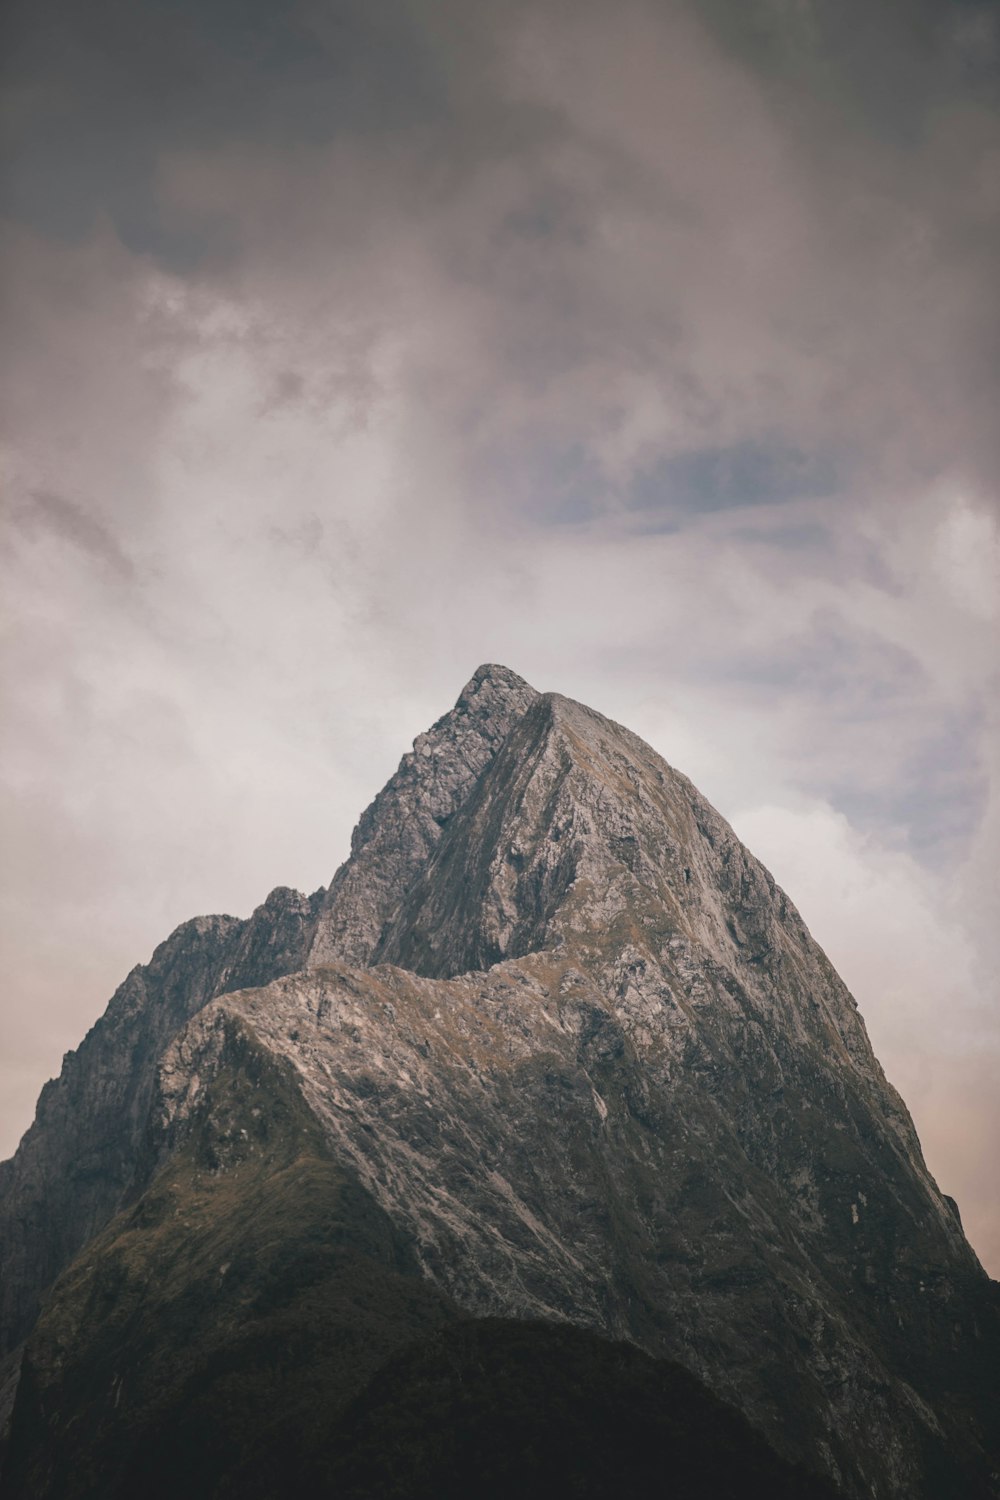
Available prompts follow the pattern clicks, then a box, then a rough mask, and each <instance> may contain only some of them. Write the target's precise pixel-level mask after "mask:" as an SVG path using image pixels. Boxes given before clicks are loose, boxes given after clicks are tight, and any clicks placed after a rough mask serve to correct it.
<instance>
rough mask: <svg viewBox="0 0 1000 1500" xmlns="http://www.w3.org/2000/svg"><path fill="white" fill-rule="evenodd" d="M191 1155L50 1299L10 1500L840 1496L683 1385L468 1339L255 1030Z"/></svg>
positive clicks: (611, 1365) (538, 1349)
mask: <svg viewBox="0 0 1000 1500" xmlns="http://www.w3.org/2000/svg"><path fill="white" fill-rule="evenodd" d="M185 1137H186V1138H185V1140H184V1141H183V1144H181V1143H178V1145H177V1149H176V1151H175V1154H174V1156H173V1157H172V1159H171V1161H170V1163H169V1165H168V1166H167V1167H166V1168H165V1169H164V1170H163V1171H162V1172H161V1173H160V1174H159V1175H158V1176H157V1178H156V1179H155V1181H154V1182H153V1184H152V1185H151V1186H150V1188H149V1189H148V1190H147V1192H146V1193H145V1194H144V1195H143V1196H142V1198H141V1199H140V1200H139V1201H138V1202H137V1203H136V1204H135V1206H134V1207H133V1208H132V1209H131V1210H130V1211H129V1212H128V1213H125V1214H122V1215H120V1216H119V1217H118V1218H116V1219H115V1221H114V1222H113V1223H112V1225H111V1226H109V1228H108V1229H107V1230H106V1231H105V1233H104V1234H103V1235H101V1236H100V1237H99V1238H98V1239H97V1240H96V1241H95V1242H94V1243H93V1244H92V1245H91V1246H90V1247H89V1249H88V1250H87V1252H86V1253H85V1255H84V1256H82V1257H81V1258H80V1260H79V1261H78V1262H77V1263H76V1264H75V1265H74V1267H73V1268H72V1269H71V1270H70V1271H69V1272H68V1273H67V1275H66V1276H64V1277H63V1278H62V1279H61V1280H60V1282H59V1283H58V1285H57V1286H56V1287H55V1289H54V1291H53V1293H52V1295H51V1297H50V1299H49V1302H48V1305H47V1308H46V1310H45V1312H44V1313H43V1315H42V1318H41V1320H40V1323H39V1326H38V1328H37V1329H36V1331H35V1333H34V1335H33V1337H32V1339H31V1340H30V1342H29V1346H28V1353H27V1358H26V1361H25V1369H24V1374H23V1377H22V1382H21V1388H20V1392H19V1395H18V1402H17V1406H16V1410H15V1421H14V1427H13V1435H12V1440H11V1452H10V1458H9V1462H8V1465H7V1472H6V1482H5V1494H7V1495H9V1496H10V1497H11V1500H28V1497H30V1500H56V1497H58V1500H98V1497H100V1500H132V1497H133V1496H135V1495H139V1494H141V1495H143V1496H145V1497H147V1500H160V1497H162V1500H168V1497H174V1496H176V1495H178V1494H185V1495H189V1496H195V1497H205V1500H209V1497H218V1500H225V1497H230V1496H233V1497H235V1496H239V1497H241V1500H286V1497H287V1500H290V1497H293V1496H300V1495H330V1496H334V1495H335V1496H338V1497H342V1500H350V1497H358V1500H361V1497H362V1496H366V1497H375V1496H381V1495H386V1496H388V1495H398V1496H407V1497H410V1496H412V1497H414V1500H416V1497H419V1496H427V1497H428V1500H429V1497H432V1496H434V1497H439V1500H446V1497H449V1496H455V1497H456V1500H457V1497H459V1496H467V1495H470V1494H476V1495H478V1496H483V1497H490V1496H498V1497H499V1496H508V1495H513V1494H525V1495H547V1496H554V1497H558V1496H561V1495H566V1496H579V1497H594V1500H598V1497H608V1500H610V1497H612V1496H617V1495H620V1494H621V1493H622V1492H623V1491H622V1486H623V1485H624V1486H625V1487H626V1489H628V1488H631V1487H633V1486H639V1487H640V1490H641V1492H642V1493H649V1494H654V1495H656V1494H662V1495H664V1496H667V1495H669V1496H674V1497H676V1500H695V1497H700V1496H701V1495H704V1494H706V1493H710V1494H712V1495H713V1496H715V1497H717V1500H727V1497H729V1496H732V1497H733V1500H736V1497H737V1496H738V1497H740V1500H755V1497H757V1496H760V1497H764V1496H767V1497H768V1500H828V1497H829V1496H832V1493H833V1492H832V1491H828V1490H827V1488H826V1487H825V1486H824V1485H823V1484H821V1482H820V1481H818V1480H816V1479H814V1478H811V1477H810V1476H809V1475H807V1474H805V1473H793V1472H792V1471H791V1470H790V1469H789V1468H788V1466H786V1465H785V1464H784V1463H783V1462H782V1461H781V1460H780V1459H779V1458H778V1457H777V1455H776V1454H774V1453H773V1451H772V1450H771V1449H770V1448H769V1447H768V1446H767V1444H766V1443H765V1442H764V1441H763V1439H762V1438H761V1437H759V1435H758V1434H756V1433H755V1432H754V1431H753V1430H752V1429H751V1428H750V1427H749V1425H748V1424H747V1423H746V1422H745V1420H744V1419H743V1418H741V1417H740V1416H739V1414H738V1413H736V1412H735V1411H734V1410H732V1408H729V1407H727V1406H725V1405H724V1404H723V1403H721V1402H719V1401H718V1400H717V1399H716V1398H715V1397H713V1396H712V1395H711V1394H710V1393H709V1392H708V1391H707V1390H705V1388H704V1387H703V1386H702V1385H701V1384H700V1383H699V1382H698V1381H697V1380H695V1379H694V1377H693V1376H691V1375H689V1374H688V1373H687V1372H686V1371H684V1370H683V1369H681V1368H680V1367H679V1366H676V1365H672V1364H670V1363H667V1362H665V1361H656V1360H652V1359H650V1358H649V1357H648V1356H646V1355H643V1354H642V1353H641V1352H640V1351H638V1350H636V1349H634V1348H632V1347H630V1346H628V1345H621V1344H618V1345H615V1344H609V1343H607V1342H606V1341H605V1340H603V1339H599V1338H597V1337H595V1336H594V1335H590V1334H585V1333H583V1332H581V1331H578V1330H574V1329H569V1328H558V1327H554V1326H552V1325H546V1324H541V1323H534V1324H527V1325H525V1324H517V1323H509V1322H502V1321H499V1320H494V1321H492V1322H489V1323H485V1324H481V1323H474V1322H473V1323H470V1322H468V1321H467V1320H464V1319H461V1317H460V1314H459V1313H458V1309H457V1308H456V1307H455V1305H454V1304H453V1303H451V1302H450V1301H449V1300H448V1299H447V1298H446V1297H444V1296H442V1295H441V1294H440V1293H439V1292H437V1291H436V1290H435V1289H434V1287H433V1286H432V1285H431V1284H430V1283H429V1282H427V1281H426V1280H425V1279H423V1278H421V1277H420V1276H419V1273H418V1271H417V1266H416V1261H415V1258H414V1255H413V1250H412V1247H411V1246H409V1245H408V1244H407V1243H406V1242H405V1241H404V1240H403V1239H402V1238H401V1236H400V1235H399V1233H398V1231H396V1230H395V1229H394V1227H393V1225H392V1224H391V1223H390V1221H389V1220H388V1219H387V1218H386V1217H385V1215H384V1214H383V1213H382V1212H381V1210H380V1209H379V1208H378V1207H377V1205H376V1204H375V1202H374V1201H373V1199H372V1198H371V1196H370V1195H369V1194H368V1193H366V1192H365V1191H364V1190H363V1189H362V1188H361V1187H360V1186H359V1185H358V1183H357V1181H356V1180H355V1179H354V1177H353V1174H352V1173H350V1172H345V1171H344V1170H343V1169H342V1168H341V1167H339V1166H338V1165H337V1163H336V1162H335V1161H334V1160H333V1159H332V1157H331V1155H330V1152H329V1149H328V1147H327V1145H326V1142H325V1140H324V1137H323V1135H322V1133H321V1132H320V1131H319V1129H318V1128H317V1125H316V1121H315V1119H314V1117H313V1116H312V1114H311V1113H310V1111H309V1110H308V1109H307V1108H306V1107H305V1105H304V1103H303V1101H302V1099H301V1097H300V1096H299V1095H298V1093H297V1090H296V1088H295V1084H294V1080H293V1077H292V1074H291V1070H290V1069H288V1068H287V1067H286V1066H284V1065H282V1064H280V1063H277V1062H276V1061H275V1060H274V1059H273V1057H271V1056H270V1055H269V1054H268V1053H266V1052H265V1051H263V1050H262V1049H261V1048H260V1047H259V1045H258V1044H257V1043H256V1042H254V1041H253V1040H252V1038H251V1036H250V1035H249V1033H247V1032H246V1031H244V1030H243V1028H242V1027H241V1026H240V1025H239V1024H238V1023H236V1022H231V1023H230V1024H229V1027H228V1031H227V1036H226V1038H225V1041H224V1044H223V1048H222V1052H221V1054H220V1058H219V1065H218V1068H217V1071H216V1073H215V1076H214V1077H213V1079H212V1081H211V1083H210V1085H209V1086H208V1088H207V1089H206V1090H205V1093H204V1096H203V1098H202V1100H201V1103H200V1104H199V1107H198V1110H197V1112H196V1113H195V1114H194V1115H193V1116H192V1117H191V1119H190V1120H189V1121H188V1126H187V1130H186V1131H185ZM445 1330H447V1331H445ZM397 1350H398V1351H399V1353H398V1354H394V1351H397ZM373 1375H374V1376H375V1378H374V1379H373V1378H372V1377H373ZM706 1486H707V1488H706Z"/></svg>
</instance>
